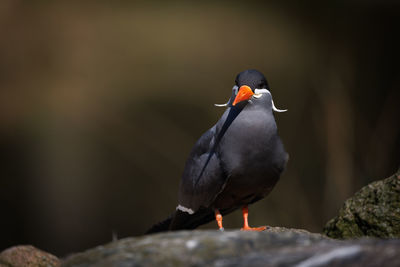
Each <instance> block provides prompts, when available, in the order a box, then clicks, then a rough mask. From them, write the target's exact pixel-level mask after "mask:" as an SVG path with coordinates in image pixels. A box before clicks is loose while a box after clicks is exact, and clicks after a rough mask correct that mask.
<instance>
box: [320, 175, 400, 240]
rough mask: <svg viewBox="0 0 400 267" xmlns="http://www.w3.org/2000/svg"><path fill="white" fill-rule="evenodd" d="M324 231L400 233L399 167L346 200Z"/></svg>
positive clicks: (390, 235)
mask: <svg viewBox="0 0 400 267" xmlns="http://www.w3.org/2000/svg"><path fill="white" fill-rule="evenodd" d="M324 233H325V234H326V235H327V236H329V237H332V238H355V237H361V236H372V237H382V238H399V237H400V169H399V171H397V173H396V174H394V175H392V176H391V177H389V178H386V179H384V180H381V181H377V182H373V183H371V184H369V185H367V186H365V187H363V188H362V189H361V190H360V191H358V192H357V193H356V194H355V195H354V196H353V197H352V198H350V199H348V200H346V202H345V203H344V205H343V207H342V208H341V209H340V211H339V215H338V216H337V217H336V218H334V219H332V220H330V221H329V222H328V223H327V224H326V226H325V228H324Z"/></svg>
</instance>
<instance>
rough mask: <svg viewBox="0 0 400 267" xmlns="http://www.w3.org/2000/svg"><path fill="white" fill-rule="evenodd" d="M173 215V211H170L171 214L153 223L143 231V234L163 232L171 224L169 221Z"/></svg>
mask: <svg viewBox="0 0 400 267" xmlns="http://www.w3.org/2000/svg"><path fill="white" fill-rule="evenodd" d="M174 215H175V212H174V213H172V214H171V215H169V216H168V218H167V219H165V220H163V221H161V222H159V223H156V224H155V225H153V226H152V227H151V228H150V229H149V230H147V231H146V232H145V234H146V235H147V234H154V233H159V232H165V231H168V230H169V226H170V225H171V221H172V219H173V217H174Z"/></svg>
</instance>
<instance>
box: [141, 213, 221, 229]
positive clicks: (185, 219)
mask: <svg viewBox="0 0 400 267" xmlns="http://www.w3.org/2000/svg"><path fill="white" fill-rule="evenodd" d="M213 219H214V212H213V211H212V210H211V209H201V210H198V211H196V213H194V214H189V213H187V212H182V211H180V210H176V211H175V212H174V213H172V214H171V215H170V216H169V217H168V218H167V219H165V220H163V221H161V222H159V223H156V224H155V225H153V226H152V227H151V228H150V229H149V230H147V231H146V233H145V234H154V233H159V232H165V231H178V230H192V229H195V228H197V227H199V226H200V225H203V224H206V223H209V222H211V221H212V220H213Z"/></svg>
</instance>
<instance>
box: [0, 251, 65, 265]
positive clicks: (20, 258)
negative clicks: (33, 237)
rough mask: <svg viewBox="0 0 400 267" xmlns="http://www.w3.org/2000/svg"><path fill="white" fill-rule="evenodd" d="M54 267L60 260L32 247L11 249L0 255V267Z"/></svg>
mask: <svg viewBox="0 0 400 267" xmlns="http://www.w3.org/2000/svg"><path fill="white" fill-rule="evenodd" d="M6 266H7V267H14V266H15V267H21V266H23V267H55V266H60V260H59V259H58V258H57V257H56V256H54V255H52V254H49V253H47V252H44V251H42V250H40V249H37V248H35V247H33V246H16V247H11V248H8V249H6V250H4V251H3V252H1V253H0V267H6Z"/></svg>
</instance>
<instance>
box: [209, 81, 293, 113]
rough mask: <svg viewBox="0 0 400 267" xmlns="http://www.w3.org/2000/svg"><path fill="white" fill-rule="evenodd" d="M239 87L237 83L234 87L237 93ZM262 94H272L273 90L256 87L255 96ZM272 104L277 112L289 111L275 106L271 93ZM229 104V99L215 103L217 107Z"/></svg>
mask: <svg viewBox="0 0 400 267" xmlns="http://www.w3.org/2000/svg"><path fill="white" fill-rule="evenodd" d="M238 89H239V87H238V86H236V85H235V86H234V87H233V88H232V90H234V91H235V95H236V94H237V90H238ZM262 94H270V95H271V92H270V91H268V90H267V89H255V90H254V95H253V96H254V97H256V98H259V97H261V95H262ZM271 104H272V110H273V111H275V112H286V111H287V109H279V108H277V107H275V104H274V101H273V100H272V95H271ZM228 105H229V100H228V102H226V103H225V104H214V106H216V107H227V106H228Z"/></svg>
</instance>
